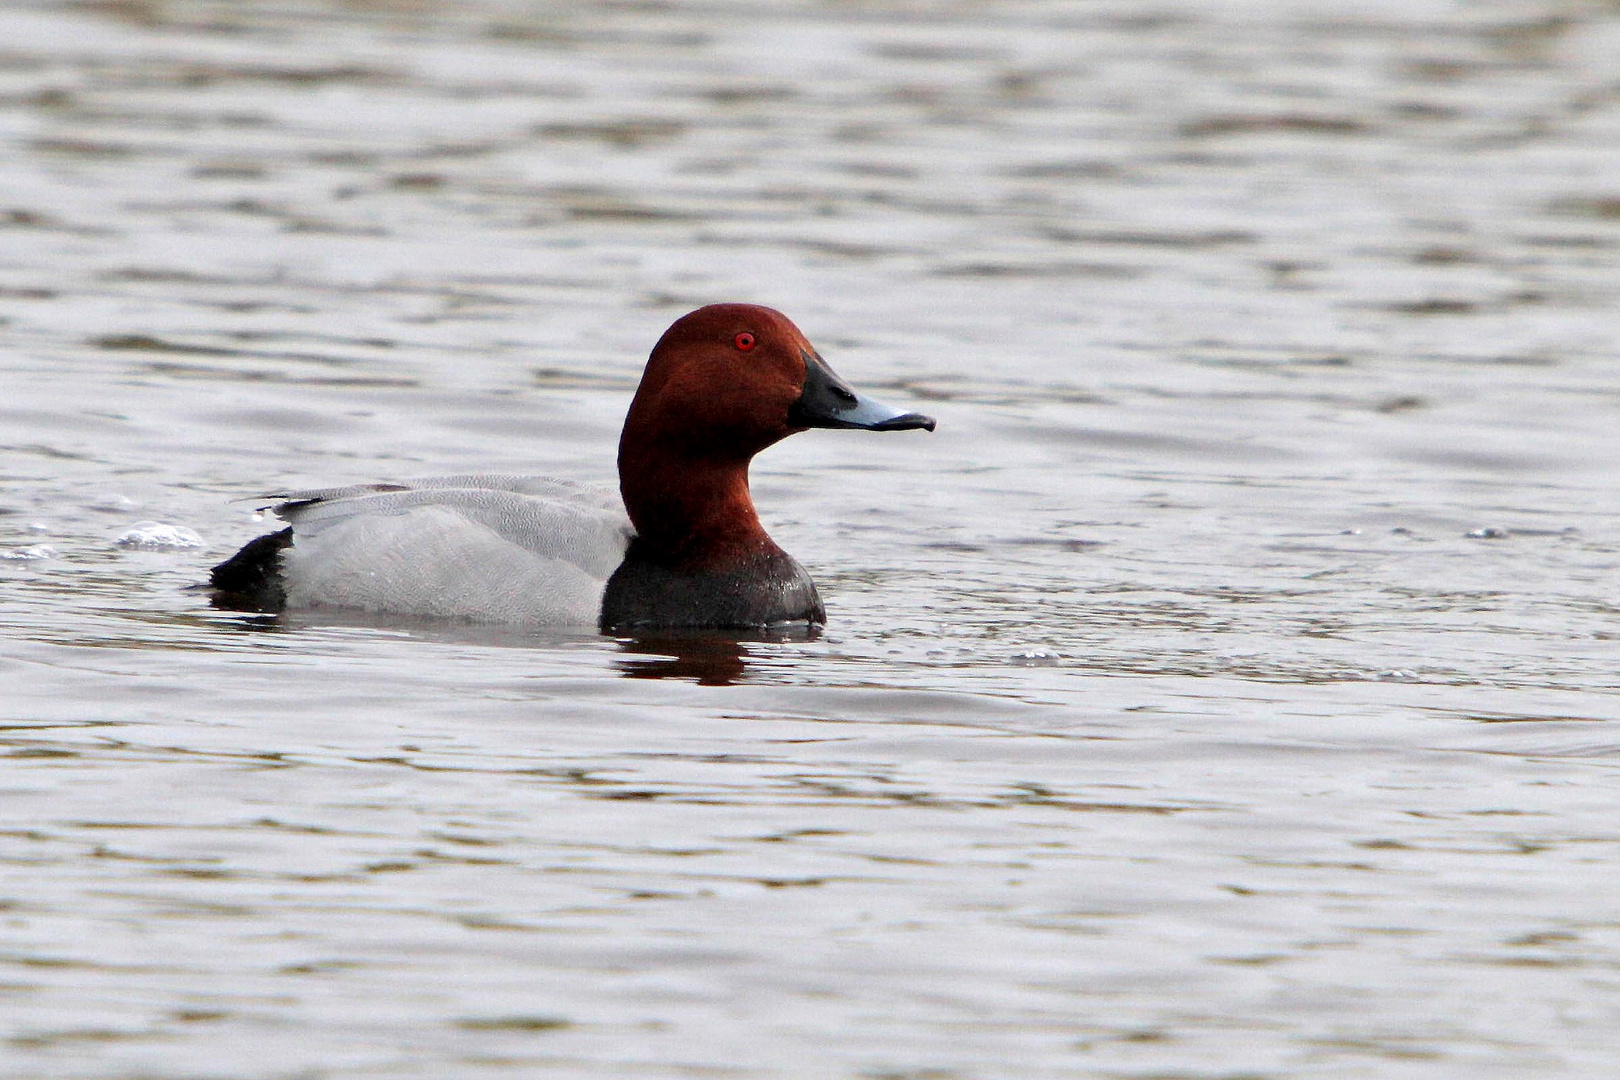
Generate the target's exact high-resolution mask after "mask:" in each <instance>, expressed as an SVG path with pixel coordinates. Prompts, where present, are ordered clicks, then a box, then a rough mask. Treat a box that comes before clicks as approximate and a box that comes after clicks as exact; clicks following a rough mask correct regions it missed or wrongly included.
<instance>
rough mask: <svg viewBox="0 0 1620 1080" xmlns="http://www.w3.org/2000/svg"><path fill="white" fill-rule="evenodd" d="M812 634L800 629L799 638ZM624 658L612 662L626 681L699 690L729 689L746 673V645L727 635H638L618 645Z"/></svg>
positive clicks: (688, 632)
mask: <svg viewBox="0 0 1620 1080" xmlns="http://www.w3.org/2000/svg"><path fill="white" fill-rule="evenodd" d="M814 634H815V631H814V630H813V629H812V628H810V627H808V626H805V627H802V628H801V633H800V634H799V636H800V637H801V638H803V637H809V636H813V635H814ZM619 648H620V650H621V651H622V652H623V653H624V656H623V658H621V659H620V660H618V661H616V662H615V666H616V667H617V668H618V669H619V674H621V675H623V676H624V677H625V678H627V679H691V680H693V681H694V682H696V683H697V684H698V685H699V686H730V685H731V684H732V683H735V682H740V681H741V680H742V677H743V675H744V674H746V673H747V670H748V660H749V652H748V645H747V643H746V642H744V641H741V640H738V639H737V638H736V637H735V636H733V635H731V634H729V633H724V632H721V633H716V632H712V631H711V632H707V633H705V632H702V631H696V632H693V631H687V632H685V633H673V634H671V633H664V634H660V633H657V632H656V631H655V632H653V633H651V634H637V635H636V636H635V637H633V638H628V639H626V640H625V641H623V642H621V643H620V644H619Z"/></svg>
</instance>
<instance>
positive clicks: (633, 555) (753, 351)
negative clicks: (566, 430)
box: [206, 303, 935, 634]
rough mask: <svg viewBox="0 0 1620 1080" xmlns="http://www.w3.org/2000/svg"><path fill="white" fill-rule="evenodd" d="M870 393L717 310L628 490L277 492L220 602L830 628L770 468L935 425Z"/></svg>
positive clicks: (679, 353)
mask: <svg viewBox="0 0 1620 1080" xmlns="http://www.w3.org/2000/svg"><path fill="white" fill-rule="evenodd" d="M934 427H935V421H934V419H933V418H932V417H930V416H924V415H922V414H921V413H916V412H907V411H904V410H902V409H897V408H894V407H892V406H889V405H885V404H882V403H881V402H878V401H876V400H874V399H872V398H871V397H868V396H866V395H863V394H860V393H858V392H857V391H856V390H855V389H853V388H852V387H851V386H850V385H849V384H848V383H846V382H845V381H844V380H843V379H842V378H840V377H839V376H838V375H837V374H836V373H835V372H834V371H833V369H832V368H831V367H830V366H829V365H828V364H827V362H826V361H825V360H824V359H823V358H822V356H821V354H820V353H819V352H817V351H816V349H815V347H814V346H813V345H811V344H810V341H809V339H808V338H806V337H805V335H804V334H803V332H801V331H800V330H799V328H798V327H797V326H795V325H794V324H793V322H792V321H791V320H790V319H788V317H787V316H786V315H784V314H782V313H781V312H780V311H776V310H775V309H772V308H768V307H762V306H759V305H755V304H741V303H726V304H711V305H709V306H707V307H702V308H699V309H697V310H696V311H692V312H690V313H688V314H686V315H683V316H681V317H680V318H679V319H677V320H675V322H674V323H673V324H672V325H671V326H670V327H669V329H668V330H666V331H665V332H664V334H663V336H662V337H660V338H659V340H658V342H657V344H656V345H655V346H654V347H653V350H652V353H651V355H650V356H649V357H648V359H647V366H646V368H645V370H644V371H643V373H642V376H641V382H640V384H639V385H638V387H637V388H636V392H635V396H634V397H633V398H632V399H631V402H630V408H629V411H628V413H627V414H626V416H625V421H624V428H623V430H622V432H621V434H620V437H619V451H618V470H619V487H618V491H617V492H614V491H613V490H612V489H610V488H605V487H599V486H595V485H590V484H583V483H577V482H573V481H569V480H562V479H553V478H549V477H539V476H508V475H493V474H466V475H457V476H439V477H428V478H423V479H415V480H408V481H401V482H384V483H367V484H353V485H348V486H341V487H330V488H314V489H309V490H298V491H282V492H276V493H272V494H269V495H265V496H263V497H262V498H263V500H265V502H266V504H267V505H266V507H265V508H267V509H269V510H271V511H272V512H273V513H274V514H275V515H276V516H277V517H279V518H281V519H282V520H283V521H285V522H287V526H286V527H285V528H283V529H281V530H280V531H278V532H274V533H266V534H264V535H261V536H259V537H256V538H255V539H253V540H250V541H249V542H248V543H247V544H245V545H244V546H243V547H242V548H241V550H239V551H238V552H237V553H236V554H234V555H233V556H231V557H230V558H229V559H227V560H225V561H224V562H222V563H220V564H219V565H217V566H215V567H213V569H212V570H211V572H210V574H209V578H208V583H207V586H206V587H207V589H208V590H209V592H210V599H211V602H212V603H213V604H214V606H215V607H218V608H222V609H227V610H234V611H252V612H264V613H280V612H284V611H288V610H300V609H316V608H339V609H349V610H357V611H361V612H367V613H372V614H378V615H404V616H421V617H427V618H435V619H454V620H460V621H466V622H481V623H504V624H510V625H529V626H552V627H568V626H581V627H582V626H595V628H596V629H597V630H598V631H599V632H601V633H604V634H637V633H646V632H650V631H666V630H760V629H765V628H773V627H791V626H793V625H795V624H802V625H804V626H807V627H810V628H819V627H821V626H824V625H825V623H826V620H827V611H826V607H825V605H824V604H823V603H822V600H821V596H820V594H819V593H818V592H817V590H816V585H815V582H814V581H812V580H811V578H810V575H809V573H808V572H807V571H806V570H805V568H804V567H803V566H802V565H801V564H800V563H799V562H798V560H796V559H795V558H793V556H791V555H789V554H788V553H787V552H786V551H783V550H782V548H781V547H780V546H778V545H777V544H776V542H775V541H773V540H772V539H771V537H770V535H769V534H768V533H767V532H766V531H765V528H764V526H763V525H762V524H761V523H760V520H759V515H758V513H757V511H756V509H755V507H754V502H753V497H752V495H751V493H750V491H749V486H748V470H749V466H750V464H751V463H752V462H753V459H754V456H755V455H756V454H758V453H760V452H761V451H763V450H765V449H766V448H768V447H770V446H773V445H775V444H776V443H778V442H780V441H781V440H783V439H785V438H787V437H788V436H790V435H795V434H798V433H801V432H804V431H807V430H809V429H811V428H829V429H842V430H865V431H907V430H916V429H921V430H925V431H933V430H934Z"/></svg>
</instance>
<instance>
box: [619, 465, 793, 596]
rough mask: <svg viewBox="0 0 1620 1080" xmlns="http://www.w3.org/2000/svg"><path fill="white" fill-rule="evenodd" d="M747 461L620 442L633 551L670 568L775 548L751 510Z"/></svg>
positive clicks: (740, 558) (724, 564) (723, 563)
mask: <svg viewBox="0 0 1620 1080" xmlns="http://www.w3.org/2000/svg"><path fill="white" fill-rule="evenodd" d="M748 461H749V459H748V458H746V457H743V458H738V457H735V456H694V455H683V454H672V453H669V452H668V451H667V448H661V447H658V446H649V445H645V444H640V443H637V442H635V441H633V440H626V441H625V442H623V443H621V444H620V447H619V491H620V493H621V494H622V495H623V496H624V507H625V510H626V511H628V513H629V514H630V521H631V523H632V524H634V525H635V527H636V536H637V545H636V546H637V548H638V551H639V553H640V554H641V556H642V557H644V558H647V559H649V560H651V561H653V562H656V563H659V564H661V565H663V566H666V567H669V568H671V569H680V570H690V571H714V570H725V569H729V568H731V567H737V566H742V565H744V564H747V563H749V562H751V561H754V560H756V559H758V558H760V557H761V556H763V555H768V554H771V553H775V552H780V551H781V549H780V548H778V547H777V546H776V544H775V543H774V542H773V541H772V540H771V538H770V537H769V536H768V535H766V533H765V528H764V526H762V525H760V523H759V515H758V514H756V513H755V512H754V500H753V497H752V496H751V495H750V494H749V491H748Z"/></svg>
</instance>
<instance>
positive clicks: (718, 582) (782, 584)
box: [601, 540, 827, 633]
mask: <svg viewBox="0 0 1620 1080" xmlns="http://www.w3.org/2000/svg"><path fill="white" fill-rule="evenodd" d="M639 548H640V541H639V540H635V541H632V542H631V544H630V550H629V551H628V552H626V553H625V557H624V562H622V563H620V564H619V568H618V569H617V570H615V571H614V572H613V576H612V577H611V578H609V579H608V583H607V591H606V592H605V593H604V594H603V596H602V618H601V629H602V631H603V632H604V633H612V632H618V631H626V630H645V629H654V628H660V627H710V628H716V629H720V628H729V629H747V628H751V627H761V626H769V625H771V624H773V623H788V622H803V623H811V624H814V625H817V626H820V625H822V624H824V623H825V622H826V621H827V611H826V608H824V607H823V606H822V604H821V597H820V595H818V594H817V592H816V585H815V582H813V581H811V580H810V575H809V574H808V573H806V572H805V569H804V567H802V566H800V565H799V563H798V561H797V560H795V559H794V558H793V556H791V555H789V554H788V553H787V552H785V551H782V550H781V549H779V548H773V549H772V550H769V551H764V552H761V553H760V554H759V555H758V556H756V557H754V558H751V559H749V560H748V561H746V562H744V563H741V564H739V565H736V566H731V567H727V568H726V569H724V570H679V569H672V568H670V567H667V566H664V565H661V564H659V563H657V562H654V561H652V560H651V559H648V558H647V557H646V554H645V552H644V551H643V550H639Z"/></svg>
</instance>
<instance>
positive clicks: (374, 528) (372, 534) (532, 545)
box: [271, 476, 632, 624]
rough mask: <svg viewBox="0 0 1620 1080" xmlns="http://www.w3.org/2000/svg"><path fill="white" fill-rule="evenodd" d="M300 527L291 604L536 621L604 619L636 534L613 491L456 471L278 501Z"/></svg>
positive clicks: (286, 495) (289, 561)
mask: <svg viewBox="0 0 1620 1080" xmlns="http://www.w3.org/2000/svg"><path fill="white" fill-rule="evenodd" d="M271 498H273V499H275V500H276V502H275V506H274V510H275V513H276V514H277V516H279V517H281V518H284V519H285V520H286V521H288V522H290V523H291V524H292V527H293V544H292V547H291V548H289V549H287V550H286V551H285V553H284V554H283V569H284V578H285V583H286V590H287V602H288V604H289V605H290V606H293V607H309V606H322V605H327V606H341V607H354V608H361V609H364V610H368V611H388V612H396V613H400V614H414V615H432V616H440V617H446V616H448V617H453V618H467V619H477V620H481V621H499V622H528V623H579V624H588V623H594V622H595V620H596V617H597V614H598V611H599V605H600V602H601V594H602V587H603V585H604V583H605V582H606V580H607V578H608V577H609V575H611V574H612V573H613V571H614V569H615V568H616V567H617V566H618V565H619V562H620V560H621V559H622V558H623V557H624V552H625V549H626V548H627V547H628V546H629V543H630V538H631V535H632V530H631V527H630V521H629V518H628V517H627V516H626V514H625V512H624V507H623V505H622V503H620V501H619V498H618V494H617V493H616V492H614V491H612V490H611V489H606V488H598V487H594V486H591V485H585V484H575V483H570V482H568V481H562V480H552V479H549V478H545V477H520V476H449V477H431V478H428V479H425V480H414V481H409V482H406V483H400V484H362V485H355V486H351V487H342V488H321V489H313V490H308V491H290V492H283V493H280V494H278V495H275V496H272V497H271Z"/></svg>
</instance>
